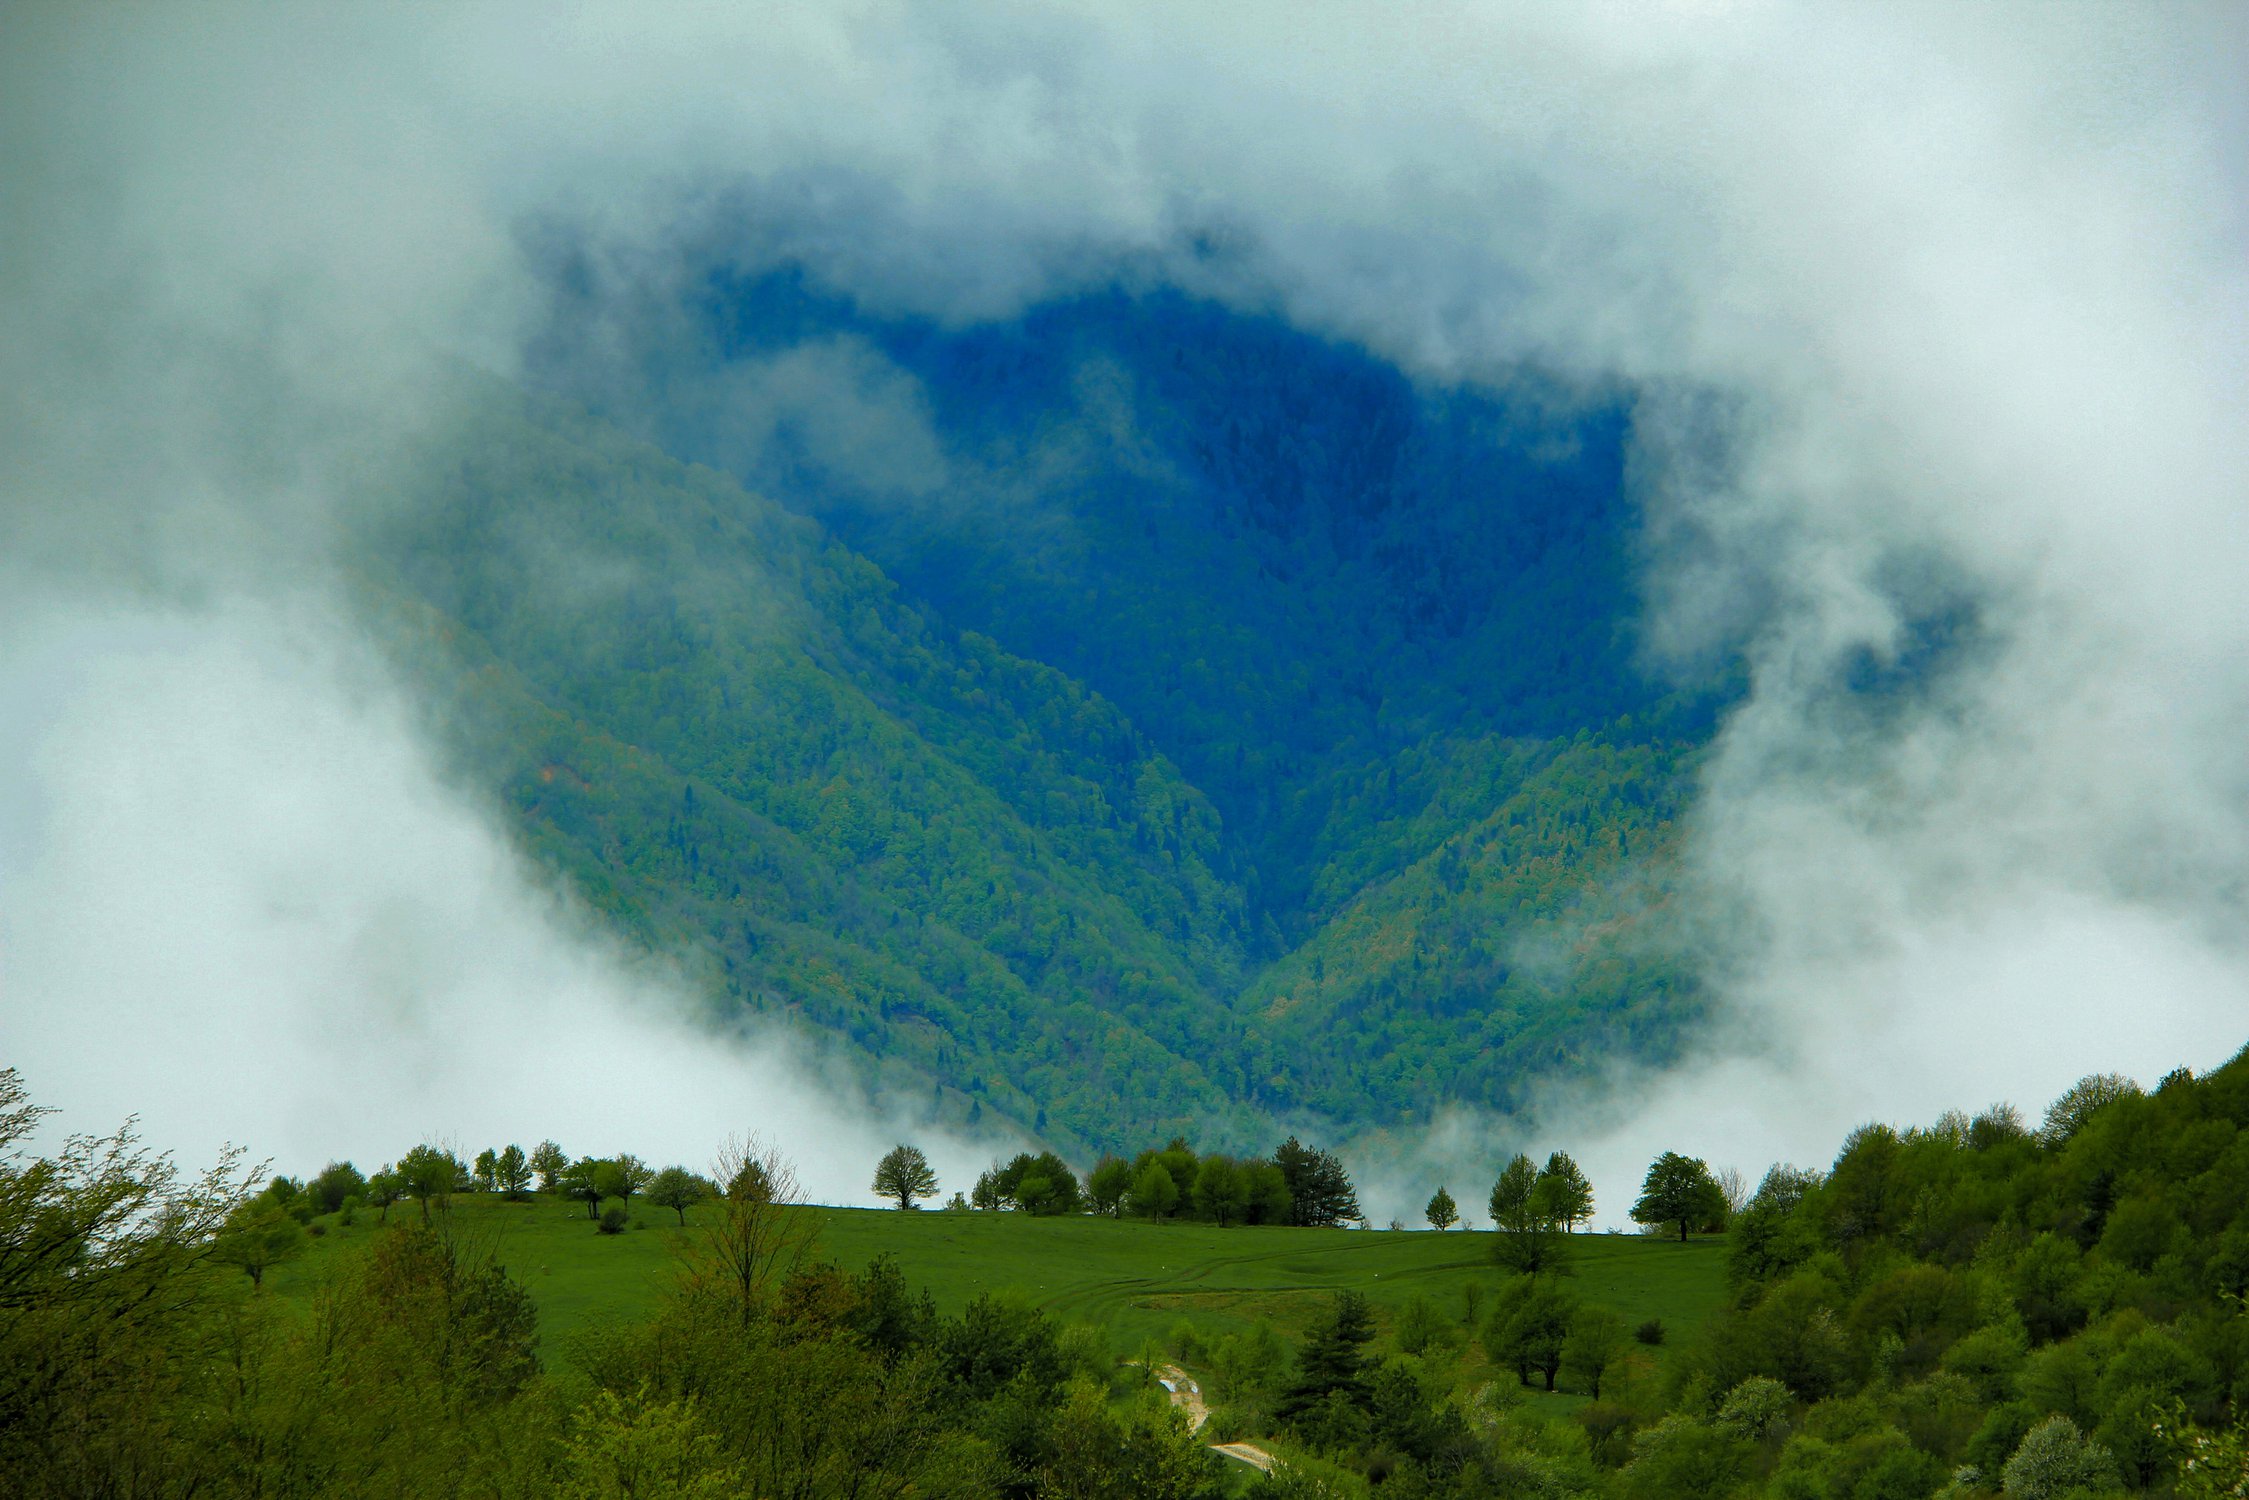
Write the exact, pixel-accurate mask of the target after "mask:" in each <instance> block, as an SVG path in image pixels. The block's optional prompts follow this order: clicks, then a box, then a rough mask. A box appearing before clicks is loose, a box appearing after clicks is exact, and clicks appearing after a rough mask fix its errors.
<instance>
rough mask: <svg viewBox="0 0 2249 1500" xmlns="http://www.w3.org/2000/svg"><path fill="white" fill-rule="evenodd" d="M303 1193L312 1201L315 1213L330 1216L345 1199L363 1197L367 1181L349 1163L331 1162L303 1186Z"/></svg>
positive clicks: (342, 1204) (341, 1205) (340, 1206)
mask: <svg viewBox="0 0 2249 1500" xmlns="http://www.w3.org/2000/svg"><path fill="white" fill-rule="evenodd" d="M305 1192H306V1194H307V1195H308V1196H309V1197H310V1198H311V1199H312V1204H313V1211H314V1212H315V1213H323V1214H332V1213H334V1212H335V1211H336V1210H337V1209H339V1208H342V1207H343V1206H344V1200H345V1199H346V1198H361V1197H365V1196H366V1193H367V1179H366V1178H365V1177H363V1176H361V1175H360V1171H359V1168H357V1167H355V1166H353V1165H352V1164H351V1163H350V1162H348V1161H332V1162H330V1163H328V1165H327V1166H325V1167H323V1168H321V1170H320V1175H319V1176H317V1177H315V1178H313V1179H312V1181H311V1182H309V1183H306V1184H305Z"/></svg>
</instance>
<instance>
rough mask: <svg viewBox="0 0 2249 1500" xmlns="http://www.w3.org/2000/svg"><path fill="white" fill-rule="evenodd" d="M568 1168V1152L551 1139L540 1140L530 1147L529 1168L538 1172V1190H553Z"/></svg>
mask: <svg viewBox="0 0 2249 1500" xmlns="http://www.w3.org/2000/svg"><path fill="white" fill-rule="evenodd" d="M569 1169H570V1156H569V1153H568V1152H566V1151H564V1150H563V1149H562V1148H561V1147H560V1146H557V1145H556V1144H555V1143H554V1142H553V1141H541V1142H539V1144H538V1145H536V1146H534V1147H532V1148H531V1170H532V1171H534V1172H536V1173H538V1174H539V1191H540V1192H542V1193H551V1192H553V1191H555V1189H557V1188H558V1187H560V1186H561V1185H562V1174H563V1173H564V1172H566V1171H568V1170H569Z"/></svg>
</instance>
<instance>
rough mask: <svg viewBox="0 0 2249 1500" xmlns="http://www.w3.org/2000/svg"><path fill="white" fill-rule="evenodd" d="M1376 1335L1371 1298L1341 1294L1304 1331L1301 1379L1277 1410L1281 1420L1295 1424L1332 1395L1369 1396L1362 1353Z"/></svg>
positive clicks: (1357, 1399)
mask: <svg viewBox="0 0 2249 1500" xmlns="http://www.w3.org/2000/svg"><path fill="white" fill-rule="evenodd" d="M1373 1337H1374V1314H1373V1313H1372V1312H1370V1311H1369V1310H1368V1308H1367V1299H1366V1298H1364V1297H1362V1296H1360V1295H1359V1294H1358V1293H1357V1292H1349V1291H1345V1292H1337V1293H1336V1294H1335V1301H1334V1302H1333V1303H1331V1304H1330V1305H1329V1308H1328V1312H1327V1316H1326V1317H1324V1318H1322V1319H1321V1320H1320V1321H1319V1322H1318V1323H1316V1324H1314V1325H1313V1326H1312V1330H1311V1332H1310V1333H1308V1334H1307V1335H1305V1339H1304V1349H1303V1352H1302V1353H1301V1354H1299V1355H1298V1357H1297V1363H1296V1378H1295V1379H1294V1380H1292V1381H1290V1382H1289V1385H1288V1388H1287V1389H1286V1390H1284V1391H1283V1392H1281V1399H1280V1402H1279V1404H1278V1405H1277V1407H1276V1408H1275V1410H1276V1412H1277V1414H1278V1415H1279V1416H1280V1418H1281V1420H1282V1421H1283V1422H1286V1423H1290V1424H1294V1423H1295V1422H1297V1421H1298V1420H1299V1419H1301V1418H1303V1417H1304V1416H1305V1415H1307V1414H1308V1413H1310V1412H1311V1411H1313V1410H1314V1409H1315V1408H1317V1407H1319V1406H1321V1405H1323V1404H1325V1403H1326V1402H1327V1401H1328V1399H1329V1398H1330V1397H1333V1396H1342V1397H1343V1398H1344V1399H1345V1400H1347V1401H1352V1402H1360V1401H1363V1400H1365V1398H1366V1375H1365V1371H1366V1358H1365V1356H1364V1355H1363V1354H1362V1353H1361V1352H1360V1351H1361V1350H1363V1349H1364V1348H1365V1347H1366V1345H1367V1343H1368V1342H1369V1341H1370V1340H1371V1339H1373Z"/></svg>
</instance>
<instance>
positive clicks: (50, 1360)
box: [0, 1068, 294, 1495]
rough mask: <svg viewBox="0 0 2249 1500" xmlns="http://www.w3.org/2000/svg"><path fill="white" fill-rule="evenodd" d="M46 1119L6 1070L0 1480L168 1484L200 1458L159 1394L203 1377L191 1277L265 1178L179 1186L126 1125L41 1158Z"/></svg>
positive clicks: (38, 1485) (81, 1486)
mask: <svg viewBox="0 0 2249 1500" xmlns="http://www.w3.org/2000/svg"><path fill="white" fill-rule="evenodd" d="M46 1113H47V1111H46V1110H44V1109H42V1108H40V1107H39V1106H37V1105H34V1104H32V1103H31V1102H30V1098H29V1095H28V1093H27V1092H26V1090H25V1089H24V1086H23V1081H22V1078H21V1076H20V1075H19V1074H18V1073H17V1072H16V1071H15V1070H14V1069H13V1068H8V1069H0V1474H4V1475H6V1476H7V1484H8V1488H9V1492H10V1493H16V1494H24V1495H66V1494H89V1493H115V1492H117V1489H118V1487H119V1485H120V1483H121V1480H120V1470H121V1469H124V1470H130V1471H131V1472H133V1473H136V1474H141V1475H144V1476H155V1475H158V1474H163V1475H165V1478H166V1480H167V1487H168V1482H169V1481H170V1480H171V1479H172V1478H174V1477H175V1476H174V1475H173V1474H172V1473H171V1472H170V1471H171V1470H173V1469H176V1468H186V1467H187V1466H188V1465H190V1463H191V1462H193V1461H195V1460H197V1458H198V1454H197V1453H196V1451H195V1449H194V1447H193V1445H192V1444H191V1443H189V1442H184V1441H181V1440H179V1438H178V1436H177V1428H176V1427H175V1426H173V1425H171V1423H170V1422H169V1421H168V1420H167V1418H168V1416H169V1415H170V1414H168V1413H166V1412H164V1411H159V1410H152V1409H151V1399H152V1397H159V1398H160V1397H161V1396H162V1395H164V1394H166V1393H167V1388H168V1387H170V1386H171V1384H172V1382H173V1381H174V1380H175V1379H180V1380H186V1381H193V1380H195V1379H197V1378H199V1377H200V1376H201V1375H202V1373H203V1372H206V1371H208V1370H210V1365H209V1362H208V1360H207V1359H206V1358H205V1357H204V1352H205V1350H206V1349H207V1348H208V1345H207V1343H206V1342H205V1339H206V1336H207V1329H206V1328H205V1327H204V1326H203V1310H204V1308H205V1306H206V1304H207V1300H208V1296H209V1293H210V1290H211V1288H212V1282H211V1279H210V1278H209V1277H208V1276H205V1275H201V1274H198V1269H199V1266H200V1264H201V1262H202V1261H203V1259H204V1258H205V1257H206V1256H207V1255H209V1254H210V1253H211V1248H212V1245H213V1242H214V1240H215V1238H216V1237H217V1236H218V1234H219V1232H220V1231H221V1229H222V1227H223V1226H224V1225H225V1224H226V1223H227V1222H228V1220H230V1219H231V1218H233V1216H234V1215H235V1214H236V1213H237V1212H239V1211H240V1210H241V1209H242V1208H243V1207H244V1205H246V1204H247V1203H249V1202H250V1201H251V1198H252V1195H251V1192H250V1183H251V1182H252V1181H254V1180H255V1178H256V1176H257V1175H260V1174H259V1173H258V1172H257V1171H256V1170H255V1169H253V1170H252V1171H249V1172H245V1171H244V1170H243V1169H242V1167H241V1158H240V1155H239V1153H229V1154H227V1155H225V1156H223V1157H221V1158H220V1161H219V1164H218V1165H217V1166H216V1167H214V1168H213V1169H212V1170H211V1171H209V1172H207V1173H205V1174H204V1175H203V1176H201V1177H200V1178H195V1179H191V1180H183V1179H182V1177H181V1175H180V1173H179V1172H178V1171H177V1169H176V1168H174V1167H173V1165H172V1163H171V1161H170V1160H169V1159H168V1158H166V1157H162V1156H153V1155H150V1154H149V1153H148V1152H146V1151H145V1150H143V1149H142V1148H141V1146H140V1144H139V1142H138V1140H137V1138H136V1137H135V1136H134V1134H133V1132H132V1128H131V1127H130V1126H129V1125H128V1126H127V1127H125V1128H123V1129H121V1130H119V1131H117V1132H116V1133H115V1134H114V1135H111V1136H106V1137H92V1136H72V1137H69V1138H68V1139H66V1140H65V1141H64V1142H63V1143H62V1144H61V1146H60V1147H59V1149H58V1150H57V1151H56V1153H55V1154H54V1155H52V1156H33V1155H31V1154H30V1153H29V1151H28V1150H27V1145H28V1141H29V1139H30V1136H31V1132H32V1131H33V1129H34V1128H35V1127H36V1126H37V1125H38V1123H39V1121H40V1119H41V1118H42V1117H43V1116H44V1115H45V1114H46ZM292 1227H294V1226H292ZM185 1477H187V1478H189V1479H193V1478H194V1477H195V1476H194V1474H193V1473H189V1474H188V1475H186V1476H185ZM150 1482H151V1483H152V1484H153V1483H154V1480H153V1479H152V1480H151V1481H150Z"/></svg>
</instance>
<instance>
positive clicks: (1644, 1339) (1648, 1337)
mask: <svg viewBox="0 0 2249 1500" xmlns="http://www.w3.org/2000/svg"><path fill="white" fill-rule="evenodd" d="M1632 1336H1633V1337H1634V1338H1636V1339H1638V1340H1639V1341H1640V1342H1641V1343H1643V1344H1646V1345H1649V1346H1650V1347H1651V1348H1652V1347H1653V1346H1655V1345H1657V1344H1660V1343H1662V1342H1663V1319H1661V1318H1650V1319H1648V1321H1647V1322H1645V1323H1642V1324H1641V1325H1640V1326H1639V1327H1638V1328H1635V1329H1633V1330H1632Z"/></svg>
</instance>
